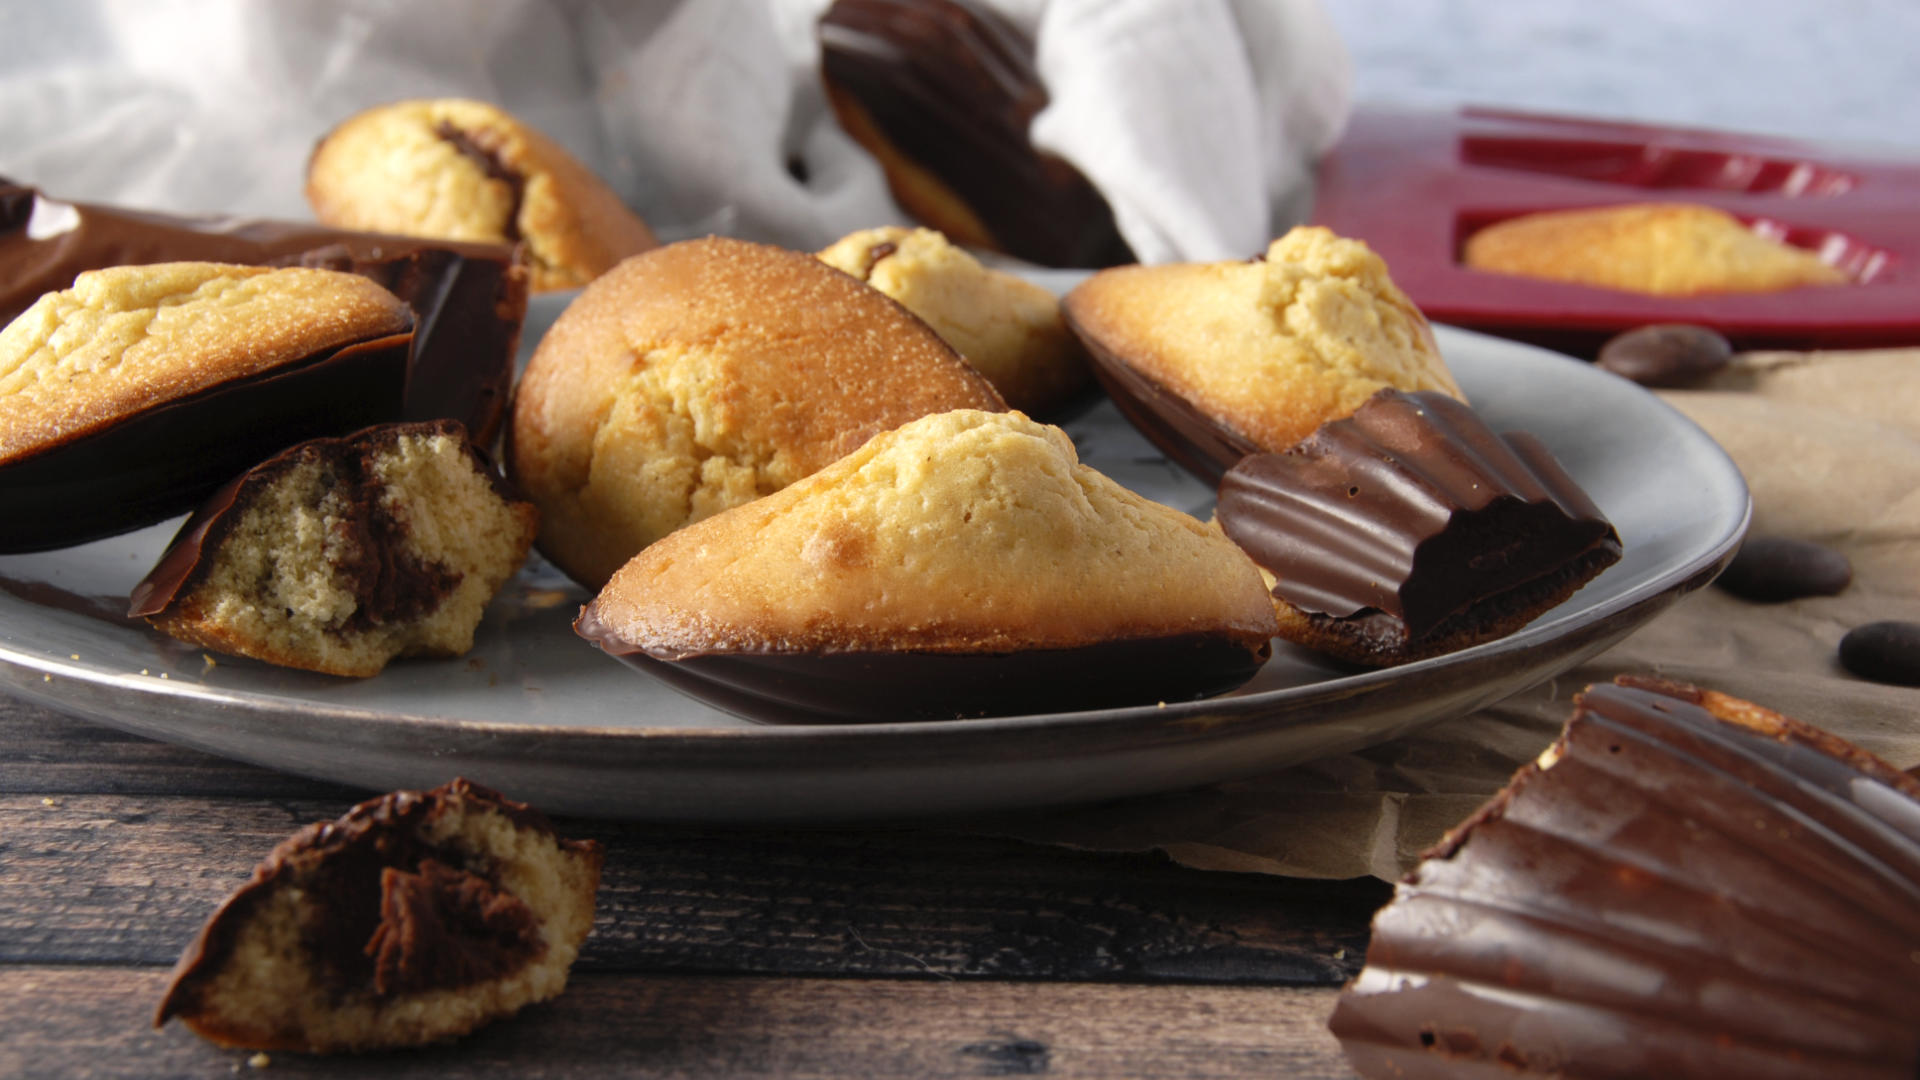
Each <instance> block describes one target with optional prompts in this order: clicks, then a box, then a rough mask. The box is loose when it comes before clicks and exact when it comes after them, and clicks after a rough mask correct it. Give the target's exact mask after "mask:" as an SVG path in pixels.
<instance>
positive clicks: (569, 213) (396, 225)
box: [307, 98, 656, 290]
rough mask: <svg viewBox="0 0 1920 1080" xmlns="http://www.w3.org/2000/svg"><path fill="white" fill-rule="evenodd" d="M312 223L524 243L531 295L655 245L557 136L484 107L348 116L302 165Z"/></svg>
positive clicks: (411, 108)
mask: <svg viewBox="0 0 1920 1080" xmlns="http://www.w3.org/2000/svg"><path fill="white" fill-rule="evenodd" d="M307 201H308V202H309V203H311V204H313V212H314V215H315V216H317V217H318V218H319V219H320V220H321V221H323V222H325V223H327V224H328V225H335V226H338V227H340V228H346V229H367V230H371V231H374V232H391V233H399V234H401V235H403V236H421V237H428V238H432V239H441V240H477V241H483V242H489V243H519V244H522V245H524V247H525V248H526V253H527V258H528V260H529V262H530V263H531V270H532V284H533V287H534V288H535V289H536V290H550V289H573V288H578V287H580V286H582V285H585V284H586V283H587V282H589V281H592V280H593V279H594V278H596V277H598V276H599V275H601V274H603V273H605V272H606V271H607V270H608V269H609V268H610V267H612V266H613V265H614V264H615V263H617V262H619V261H620V260H621V259H624V258H626V257H627V256H629V255H634V254H638V253H639V252H642V251H645V250H647V249H648V248H651V247H653V246H654V245H655V243H656V241H655V240H654V237H653V232H652V231H651V230H650V229H648V228H647V225H646V223H645V222H643V221H641V220H640V219H639V218H638V217H637V216H635V215H634V213H633V211H631V210H629V209H627V206H626V204H625V203H623V202H621V200H620V196H618V195H616V194H614V192H613V190H612V189H610V188H608V187H607V185H606V184H605V183H603V182H602V181H601V180H600V178H599V177H597V176H595V175H594V174H593V172H592V171H591V170H589V169H588V168H587V167H586V166H585V165H582V164H581V163H580V162H579V161H578V160H576V159H575V158H574V157H573V155H571V154H569V153H567V152H566V150H564V149H562V148H561V146H560V145H559V144H558V143H556V142H554V141H553V140H552V139H549V138H547V137H546V136H545V135H544V134H542V133H540V132H539V131H536V130H534V129H533V128H531V127H529V126H527V125H526V124H523V123H521V122H520V121H519V120H518V119H516V118H515V117H513V116H512V115H510V114H508V113H507V112H506V111H505V110H503V109H500V108H497V107H495V106H493V105H488V104H486V103H485V102H480V101H464V100H461V99H458V98H437V99H432V100H423V101H397V102H394V103H392V104H390V105H382V106H379V107H378V108H373V109H368V110H366V111H365V112H362V113H358V114H356V115H354V116H351V117H349V118H347V119H346V120H345V121H343V122H342V123H341V124H340V126H339V127H336V128H334V129H333V130H332V131H330V132H328V133H327V135H326V137H325V138H323V139H321V140H320V144H319V145H318V146H316V147H314V150H313V157H312V159H311V160H309V161H308V162H307Z"/></svg>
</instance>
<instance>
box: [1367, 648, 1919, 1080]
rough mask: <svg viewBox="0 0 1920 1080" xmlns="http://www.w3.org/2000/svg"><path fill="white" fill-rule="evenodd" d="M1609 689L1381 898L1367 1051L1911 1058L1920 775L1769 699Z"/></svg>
mask: <svg viewBox="0 0 1920 1080" xmlns="http://www.w3.org/2000/svg"><path fill="white" fill-rule="evenodd" d="M1622 682H1623V683H1624V684H1625V685H1618V686H1597V687H1592V688H1589V689H1588V690H1587V691H1586V692H1585V693H1584V694H1581V695H1579V696H1578V697H1577V698H1576V699H1575V702H1576V708H1575V712H1574V715H1573V718H1572V720H1571V721H1570V722H1569V723H1568V726H1567V729H1566V732H1565V733H1564V734H1563V735H1562V736H1561V739H1560V742H1559V743H1558V744H1556V746H1555V748H1554V749H1553V750H1551V751H1549V753H1548V755H1546V756H1545V757H1543V759H1542V763H1539V764H1534V765H1529V766H1527V767H1526V768H1524V769H1522V770H1521V771H1520V772H1519V773H1518V774H1517V775H1516V776H1515V777H1514V779H1513V781H1512V782H1511V783H1510V784H1509V785H1508V786H1507V788H1506V789H1505V790H1503V791H1502V792H1501V793H1500V794H1499V795H1497V796H1496V797H1495V798H1494V800H1493V801H1492V802H1490V803H1489V804H1488V805H1487V806H1485V807H1483V808H1482V809H1481V810H1480V811H1479V812H1477V813H1476V814H1474V815H1473V816H1472V817H1471V818H1469V819H1468V820H1467V821H1466V822H1465V823H1463V824H1462V825H1460V826H1459V827H1457V828H1456V829H1455V830H1453V831H1452V832H1450V833H1449V834H1448V836H1447V838H1446V839H1445V840H1443V841H1442V842H1441V843H1440V844H1439V845H1438V846H1437V847H1435V848H1434V850H1432V851H1431V852H1429V853H1428V854H1427V857H1426V861H1425V862H1423V863H1422V864H1421V865H1420V867H1419V868H1418V869H1416V870H1415V871H1414V872H1413V873H1411V874H1409V875H1408V876H1407V877H1406V878H1405V879H1404V880H1403V881H1402V882H1401V883H1400V885H1399V887H1398V889H1397V890H1396V895H1395V898H1394V900H1393V902H1392V903H1391V904H1390V905H1388V907H1386V908H1385V909H1383V910H1382V911H1381V912H1380V913H1379V915H1378V916H1377V917H1376V918H1375V920H1374V928H1373V939H1372V944H1371V946H1370V947H1369V949H1368V951H1367V966H1366V969H1365V970H1364V971H1363V972H1362V973H1361V975H1360V977H1359V978H1358V979H1357V980H1356V981H1355V982H1354V983H1353V984H1352V985H1351V986H1349V987H1348V989H1347V991H1346V992H1345V993H1344V994H1343V995H1342V996H1341V999H1340V1003H1339V1005H1338V1006H1337V1007H1336V1009H1335V1011H1334V1014H1333V1017H1332V1019H1331V1020H1330V1021H1329V1027H1331V1029H1332V1030H1333V1032H1334V1033H1335V1034H1336V1035H1338V1036H1339V1037H1340V1039H1341V1041H1342V1042H1343V1044H1344V1045H1345V1048H1346V1050H1347V1054H1348V1057H1349V1058H1350V1060H1351V1061H1352V1062H1353V1065H1354V1067H1355V1069H1356V1070H1358V1071H1359V1072H1360V1073H1361V1074H1362V1075H1365V1076H1377V1077H1386V1076H1392V1077H1427V1076H1433V1077H1439V1076H1461V1075H1475V1076H1478V1075H1489V1076H1491V1075H1500V1076H1521V1075H1526V1076H1564V1077H1641V1076H1660V1077H1676V1078H1687V1077H1715V1078H1717V1077H1732V1076H1739V1077H1762V1078H1774V1077H1778V1078H1785V1077H1806V1076H1823V1077H1824V1076H1847V1077H1886V1078H1893V1077H1900V1078H1911V1077H1912V1076H1914V1075H1915V1073H1916V1069H1917V1068H1920V993H1916V991H1915V987H1916V982H1915V978H1914V972H1915V964H1916V961H1915V959H1914V958H1915V955H1916V951H1920V782H1916V781H1915V780H1914V778H1912V777H1910V776H1907V775H1906V774H1903V773H1900V772H1898V771H1897V770H1895V769H1894V768H1893V767H1892V766H1890V765H1888V764H1886V763H1885V762H1882V761H1880V760H1878V759H1876V758H1873V757H1872V756H1871V755H1868V754H1866V753H1865V752H1863V751H1861V750H1859V749H1857V748H1855V747H1852V746H1849V745H1848V744H1846V743H1844V742H1842V741H1840V740H1838V739H1835V738H1834V737H1832V736H1830V735H1827V734H1825V733H1823V732H1820V731H1818V730H1817V729H1814V728H1811V727H1808V726H1806V725H1804V724H1800V723H1798V722H1796V721H1793V720H1790V719H1788V718H1785V717H1781V716H1778V715H1777V714H1774V713H1770V712H1768V711H1766V710H1764V709H1761V708H1759V707H1757V706H1753V705H1750V704H1748V703H1745V702H1738V701H1735V700H1733V699H1730V698H1726V697H1724V696H1723V695H1716V694H1712V693H1710V692H1706V691H1700V690H1696V689H1694V688H1691V687H1685V686H1679V685H1676V684H1671V683H1663V682H1658V681H1655V680H1650V679H1630V680H1622Z"/></svg>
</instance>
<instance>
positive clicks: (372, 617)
mask: <svg viewBox="0 0 1920 1080" xmlns="http://www.w3.org/2000/svg"><path fill="white" fill-rule="evenodd" d="M415 434H418V435H434V434H447V435H452V436H454V437H456V438H459V439H461V440H462V442H463V443H464V444H465V445H466V447H467V451H468V453H469V454H470V455H471V456H472V458H473V464H474V468H475V469H476V470H478V471H479V472H480V474H481V475H483V476H485V477H486V478H487V479H488V480H489V481H490V482H491V483H492V484H493V486H494V490H495V491H497V492H499V493H500V495H501V497H502V498H505V499H508V500H513V499H514V498H516V496H514V495H513V494H512V492H511V490H510V489H509V488H508V487H507V482H506V481H505V480H504V479H502V478H501V477H500V475H499V473H498V472H496V471H495V470H494V469H493V467H492V466H491V465H489V464H487V462H486V460H485V459H484V458H482V457H481V456H480V455H479V453H478V452H477V451H475V450H474V449H473V445H472V443H470V442H466V432H465V431H464V430H463V429H462V428H461V427H460V423H459V421H457V420H437V421H433V422H431V423H413V424H381V425H377V426H374V427H369V428H367V429H365V430H362V431H358V432H355V433H353V434H352V435H347V436H342V437H339V438H320V439H311V440H308V441H306V442H302V443H298V444H296V445H294V446H291V447H288V448H286V449H284V450H282V451H280V452H279V453H277V454H274V455H273V456H272V457H270V458H268V459H267V460H265V461H263V462H261V463H259V464H258V465H255V466H253V467H252V468H249V469H247V470H246V471H245V472H243V473H241V474H240V475H239V476H236V477H234V478H233V479H232V480H230V481H228V482H227V483H226V484H224V485H222V486H221V487H220V489H219V490H217V491H215V492H214V493H213V494H212V495H210V496H208V497H207V500H206V501H205V502H204V503H202V504H201V505H200V507H199V508H198V509H196V510H195V511H194V512H193V516H191V517H189V518H188V519H187V520H186V522H185V523H184V524H182V525H181V526H180V531H179V532H177V533H175V534H174V537H173V540H172V541H171V542H170V543H169V544H168V545H167V550H166V551H165V552H163V553H162V554H161V556H160V559H159V561H158V562H157V563H156V564H155V565H154V568H153V569H152V570H150V571H148V572H147V576H146V577H144V578H142V579H141V580H140V583H139V584H138V585H135V586H134V587H133V593H132V596H131V597H130V600H129V604H128V610H127V614H128V616H129V617H135V618H138V617H143V616H149V615H158V614H159V613H161V612H162V611H164V610H166V608H167V607H168V605H170V604H172V603H173V601H174V600H175V599H176V598H177V597H179V596H180V595H181V594H182V593H184V592H186V591H188V590H190V589H191V588H192V587H193V586H194V585H196V584H198V583H199V582H200V580H201V579H203V578H204V577H205V576H206V575H207V573H208V572H209V571H211V570H212V563H213V559H212V556H213V554H214V553H215V552H217V551H218V550H219V548H220V544H221V541H222V540H223V539H224V538H225V537H226V535H227V533H228V532H230V531H231V530H232V529H233V527H234V525H235V524H237V523H238V521H239V519H240V514H239V511H242V510H244V509H246V507H247V506H249V505H250V504H251V503H252V502H253V501H254V500H255V499H256V498H257V497H258V494H259V493H260V492H262V491H264V490H265V489H266V488H267V487H269V486H270V485H271V484H273V482H274V481H275V480H276V479H277V478H278V477H279V476H280V475H281V474H282V473H284V472H286V471H287V470H288V469H291V468H293V467H294V466H295V465H298V464H299V463H301V462H303V461H312V460H318V461H320V462H322V463H324V464H325V465H327V466H328V467H329V468H331V469H332V470H333V474H334V481H335V482H334V486H333V489H332V490H333V491H334V492H335V493H336V494H338V495H340V496H341V497H342V499H343V501H344V504H345V505H346V506H348V507H350V508H351V512H350V513H346V514H345V517H346V519H347V520H346V521H345V522H344V523H343V525H342V526H341V527H342V528H344V529H346V530H349V531H350V532H352V533H356V534H358V535H357V536H356V537H355V538H354V542H351V543H343V544H341V545H339V551H340V553H341V554H340V555H339V557H340V558H342V559H351V560H352V561H351V562H348V563H345V564H342V565H339V566H337V568H336V569H337V571H338V573H339V574H340V576H341V578H342V579H343V580H346V581H351V582H353V583H354V588H353V593H354V596H355V597H356V599H357V603H356V605H355V608H354V613H353V616H352V618H351V619H349V620H348V621H347V623H346V625H345V626H344V627H343V629H345V630H347V631H350V632H351V631H356V630H363V629H365V628H367V627H369V626H372V625H378V624H383V623H390V622H405V621H408V620H411V619H416V618H419V617H421V616H423V615H426V614H428V613H430V612H432V611H433V610H434V609H436V608H437V607H439V605H440V603H441V601H443V600H444V599H445V598H446V596H447V594H448V593H450V592H452V591H453V589H454V587H455V586H456V585H457V584H459V578H458V577H457V576H456V575H454V574H453V572H452V571H450V570H449V569H448V568H446V567H443V566H439V565H435V564H426V563H422V562H420V561H419V560H418V559H415V558H412V557H411V556H410V555H408V554H407V551H406V545H405V544H404V543H402V542H401V540H402V535H401V534H403V533H404V531H405V529H406V523H405V522H403V521H398V520H395V518H394V516H393V514H392V512H391V511H390V510H388V509H387V505H386V503H385V501H384V500H383V499H381V498H380V489H381V487H382V483H381V481H380V480H379V479H378V478H377V477H375V476H373V475H372V473H371V471H370V470H369V468H368V463H369V461H370V460H371V459H372V457H373V455H374V453H375V452H376V451H377V450H379V449H380V448H382V447H386V446H391V445H393V444H394V443H395V442H396V441H397V440H399V439H400V438H403V437H405V436H408V435H415ZM343 539H345V537H343Z"/></svg>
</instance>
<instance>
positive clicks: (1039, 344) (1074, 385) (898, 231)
mask: <svg viewBox="0 0 1920 1080" xmlns="http://www.w3.org/2000/svg"><path fill="white" fill-rule="evenodd" d="M819 257H820V260H821V261H822V262H824V263H826V264H827V265H828V266H831V267H834V268H835V269H838V270H843V271H845V272H846V273H849V274H852V275H853V276H854V277H857V278H859V279H860V280H862V281H864V282H866V283H867V284H869V285H871V286H873V287H874V288H876V289H879V290H880V291H881V292H883V293H886V294H887V295H888V296H891V297H893V298H894V299H895V300H898V301H899V302H900V303H901V304H902V305H903V306H905V307H906V309H907V310H908V311H911V312H913V313H914V314H915V315H918V316H920V318H922V319H924V320H926V322H927V325H928V326H931V327H933V330H934V332H935V333H937V334H939V335H940V337H941V338H942V339H943V340H945V341H946V343H947V344H949V345H951V346H953V348H954V350H955V351H957V352H958V353H959V354H960V355H961V356H962V357H965V358H966V361H967V363H969V364H972V365H973V366H974V367H975V368H977V369H978V370H979V371H980V373H981V374H983V375H985V376H986V377H987V379H988V381H990V382H992V383H993V386H994V389H996V390H998V391H1000V396H1001V397H1003V398H1006V399H1007V404H1008V405H1010V406H1012V407H1013V408H1016V409H1019V410H1021V411H1022V412H1028V413H1044V412H1046V411H1047V410H1049V409H1052V408H1055V407H1057V406H1059V405H1061V404H1062V403H1064V402H1065V400H1066V399H1067V398H1069V397H1072V396H1073V395H1074V394H1075V393H1076V392H1077V391H1079V390H1080V389H1081V388H1082V387H1084V386H1086V384H1087V379H1088V373H1087V358H1086V355H1085V353H1084V351H1083V350H1082V349H1081V348H1080V343H1079V342H1078V341H1077V340H1075V338H1074V336H1073V335H1072V334H1071V333H1069V332H1068V331H1067V324H1066V323H1065V322H1063V321H1062V320H1061V318H1060V303H1059V301H1058V300H1056V299H1054V296H1053V294H1052V293H1050V292H1048V291H1047V290H1045V289H1043V288H1041V287H1040V286H1038V285H1035V284H1034V283H1032V282H1030V281H1027V280H1025V279H1024V278H1019V277H1015V276H1014V275H1012V274H1009V273H1006V272H1004V271H1000V270H992V269H989V268H987V267H985V266H982V265H980V260H978V259H976V258H974V257H973V256H972V255H970V254H968V253H967V252H966V251H965V250H964V249H962V248H959V247H956V246H955V245H954V244H952V243H949V242H948V240H947V238H946V237H945V236H942V235H941V234H940V233H938V232H935V231H934V230H932V229H907V228H902V227H900V226H897V225H895V226H886V227H884V228H878V229H863V230H861V231H859V232H856V233H850V234H848V235H847V236H845V237H842V238H841V239H840V240H838V241H836V242H835V243H834V244H833V246H831V247H829V248H827V249H826V250H824V251H822V252H820V255H819Z"/></svg>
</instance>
